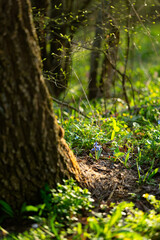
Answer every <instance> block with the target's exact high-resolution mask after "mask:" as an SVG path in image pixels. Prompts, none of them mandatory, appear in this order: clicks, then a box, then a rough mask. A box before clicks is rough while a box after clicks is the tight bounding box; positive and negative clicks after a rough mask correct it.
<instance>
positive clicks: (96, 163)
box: [77, 155, 160, 211]
mask: <svg viewBox="0 0 160 240" xmlns="http://www.w3.org/2000/svg"><path fill="white" fill-rule="evenodd" d="M77 161H78V163H79V166H80V169H81V171H82V173H83V175H84V179H85V182H86V183H85V184H87V188H88V189H89V191H90V192H91V194H92V197H93V198H94V199H95V200H96V202H97V203H101V202H105V203H107V204H109V203H110V202H115V203H119V202H121V201H129V202H130V201H132V202H134V203H135V206H136V207H138V208H139V209H141V210H143V211H147V210H149V208H150V205H149V204H148V203H147V201H146V200H145V199H144V198H143V194H144V193H149V194H152V195H155V196H156V198H157V199H158V198H159V195H160V189H159V183H160V173H159V172H158V173H157V174H156V175H155V176H154V179H152V181H151V182H150V183H143V184H139V183H138V173H137V167H136V166H133V164H132V162H131V160H130V161H128V166H129V167H128V168H126V167H125V166H124V164H123V163H121V162H117V161H116V162H114V161H113V160H110V159H109V158H108V157H107V155H106V156H104V157H103V159H102V158H100V159H99V160H96V159H93V158H91V157H89V156H87V155H86V156H82V157H78V158H77Z"/></svg>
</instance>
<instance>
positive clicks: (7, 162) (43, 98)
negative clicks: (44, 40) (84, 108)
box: [0, 0, 81, 209]
mask: <svg viewBox="0 0 160 240" xmlns="http://www.w3.org/2000/svg"><path fill="white" fill-rule="evenodd" d="M0 16H1V17H0V25H1V28H0V81H1V88H0V123H1V128H0V198H1V199H3V200H5V201H6V202H7V203H8V204H10V205H11V206H12V207H13V209H17V208H20V207H21V205H22V204H23V202H27V203H31V204H33V203H37V202H38V201H39V190H40V189H41V188H42V187H43V186H44V184H46V183H47V184H49V186H50V187H54V186H55V184H56V183H57V182H60V181H61V180H62V179H63V178H69V177H74V178H76V179H77V181H80V179H81V173H80V169H79V167H78V163H77V161H76V159H75V157H74V155H73V153H72V152H71V150H70V149H69V147H68V146H67V144H66V142H65V140H64V139H63V130H62V128H61V127H60V126H58V124H57V121H56V119H55V117H54V115H53V111H52V102H51V100H50V98H49V93H48V91H47V88H46V86H45V83H44V79H43V77H42V72H41V58H40V50H39V48H38V46H37V37H36V33H35V29H34V28H33V23H32V16H31V7H30V3H29V0H9V1H6V0H0Z"/></svg>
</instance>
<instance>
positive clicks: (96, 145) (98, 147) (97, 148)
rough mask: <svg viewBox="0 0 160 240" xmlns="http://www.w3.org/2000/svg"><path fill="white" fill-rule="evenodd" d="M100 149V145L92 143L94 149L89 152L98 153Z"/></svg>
mask: <svg viewBox="0 0 160 240" xmlns="http://www.w3.org/2000/svg"><path fill="white" fill-rule="evenodd" d="M101 148H102V146H101V145H98V143H97V142H95V143H94V148H92V149H91V151H100V150H101Z"/></svg>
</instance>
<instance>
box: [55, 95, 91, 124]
mask: <svg viewBox="0 0 160 240" xmlns="http://www.w3.org/2000/svg"><path fill="white" fill-rule="evenodd" d="M52 100H53V101H54V102H56V103H58V104H60V105H62V106H65V107H67V108H70V109H72V110H74V111H76V112H78V113H79V114H81V115H82V116H83V117H85V118H88V119H90V118H89V117H88V116H87V115H85V114H84V113H83V112H81V111H80V110H78V109H77V108H75V107H72V106H70V105H69V104H68V103H66V102H61V101H59V100H58V99H56V98H54V97H52Z"/></svg>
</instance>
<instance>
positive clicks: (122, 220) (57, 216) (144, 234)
mask: <svg viewBox="0 0 160 240" xmlns="http://www.w3.org/2000/svg"><path fill="white" fill-rule="evenodd" d="M43 197H44V193H43ZM46 197H47V198H46ZM144 198H146V199H147V201H148V202H150V204H151V205H152V207H153V209H152V210H149V211H148V212H147V213H144V212H143V211H141V210H139V209H137V208H135V206H134V204H133V203H127V202H121V203H120V204H118V205H115V204H111V205H110V207H109V206H108V205H105V204H101V206H100V212H99V213H97V212H95V211H94V207H93V205H92V201H93V200H92V199H91V197H90V194H89V192H88V190H87V189H83V190H82V189H81V188H80V187H78V186H77V185H76V184H75V182H74V181H73V180H72V179H71V180H68V181H65V182H64V184H63V185H60V184H58V186H57V190H51V191H49V192H48V193H47V195H45V197H44V207H43V211H41V207H38V208H39V209H40V211H39V212H38V213H37V215H35V216H31V217H30V218H32V220H34V224H32V227H31V228H30V229H29V230H28V231H25V232H24V233H19V234H8V235H7V232H5V230H4V229H3V228H2V227H1V228H0V230H1V231H2V232H3V234H6V236H5V237H4V238H3V239H4V240H10V239H14V240H28V239H29V240H35V239H37V240H38V239H58V240H64V239H75V240H77V239H79V240H84V239H91V240H92V239H94V240H99V239H102V240H111V239H130V240H131V239H133V240H138V239H142V240H146V239H148V240H149V239H159V237H160V233H159V229H160V201H158V200H157V199H156V198H155V197H154V196H152V195H149V194H145V195H144ZM108 207H109V208H110V211H109V212H108ZM91 209H92V210H91ZM107 212H108V213H107ZM89 213H90V216H88V214H89ZM44 216H45V217H44Z"/></svg>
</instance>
